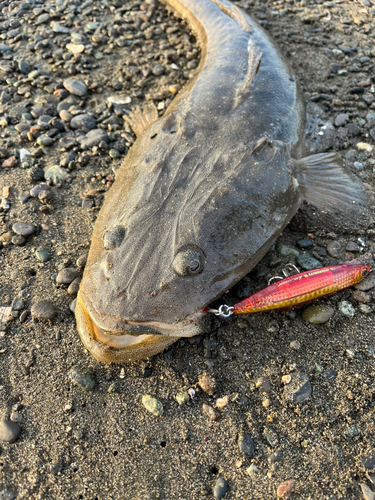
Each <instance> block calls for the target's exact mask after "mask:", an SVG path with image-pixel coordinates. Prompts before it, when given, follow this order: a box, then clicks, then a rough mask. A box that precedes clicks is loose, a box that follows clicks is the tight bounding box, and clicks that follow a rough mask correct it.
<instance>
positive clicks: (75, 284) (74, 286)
mask: <svg viewBox="0 0 375 500" xmlns="http://www.w3.org/2000/svg"><path fill="white" fill-rule="evenodd" d="M80 283H81V277H78V278H75V279H74V280H73V281H72V282H71V283H70V285H69V287H68V293H69V294H70V295H77V293H78V290H79V285H80Z"/></svg>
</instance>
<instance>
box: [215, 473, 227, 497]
mask: <svg viewBox="0 0 375 500" xmlns="http://www.w3.org/2000/svg"><path fill="white" fill-rule="evenodd" d="M227 490H228V484H227V482H226V481H225V479H224V478H223V477H219V478H218V479H217V481H216V484H215V487H214V497H215V498H218V499H219V498H224V496H225V494H226V492H227Z"/></svg>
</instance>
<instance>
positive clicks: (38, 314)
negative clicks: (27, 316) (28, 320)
mask: <svg viewBox="0 0 375 500" xmlns="http://www.w3.org/2000/svg"><path fill="white" fill-rule="evenodd" d="M31 315H32V317H33V318H37V319H42V320H49V321H50V320H52V319H53V318H54V317H55V316H56V311H55V307H54V305H53V304H52V302H50V301H49V300H41V301H39V302H36V303H35V304H34V305H33V306H32V307H31Z"/></svg>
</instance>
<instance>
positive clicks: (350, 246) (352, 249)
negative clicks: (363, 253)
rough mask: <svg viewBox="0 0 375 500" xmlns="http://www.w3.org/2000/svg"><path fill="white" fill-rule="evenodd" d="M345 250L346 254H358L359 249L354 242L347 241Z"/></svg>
mask: <svg viewBox="0 0 375 500" xmlns="http://www.w3.org/2000/svg"><path fill="white" fill-rule="evenodd" d="M346 250H347V251H348V252H359V251H360V248H359V246H358V245H357V243H355V242H354V241H349V243H348V244H347V245H346Z"/></svg>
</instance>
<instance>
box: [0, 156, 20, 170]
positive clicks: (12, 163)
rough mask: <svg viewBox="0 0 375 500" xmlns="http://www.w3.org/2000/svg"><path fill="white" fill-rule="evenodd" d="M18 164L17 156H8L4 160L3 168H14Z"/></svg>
mask: <svg viewBox="0 0 375 500" xmlns="http://www.w3.org/2000/svg"><path fill="white" fill-rule="evenodd" d="M16 165H17V161H16V158H15V157H14V156H11V157H10V158H7V159H6V160H4V161H3V163H2V164H1V167H2V168H12V167H15V166H16Z"/></svg>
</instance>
